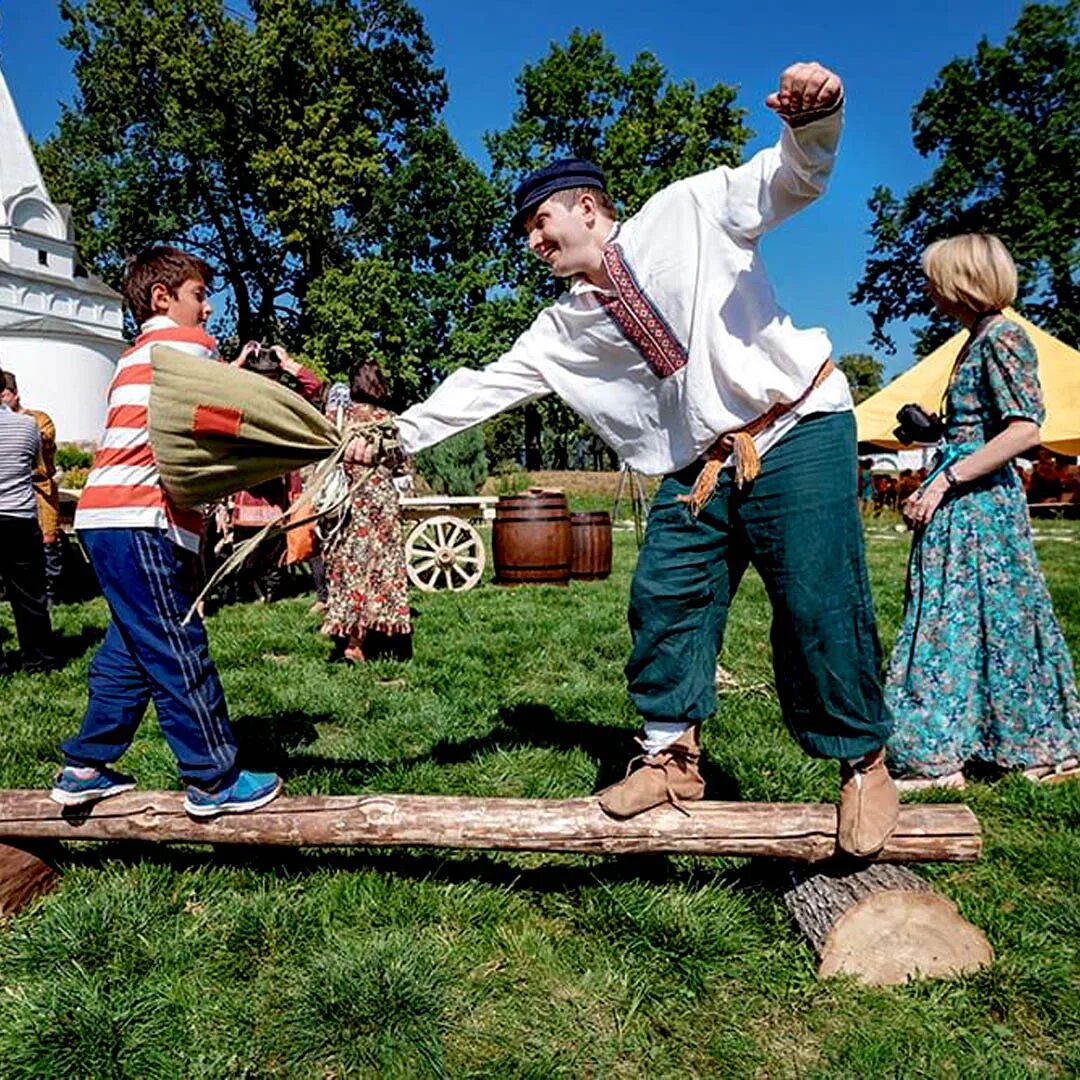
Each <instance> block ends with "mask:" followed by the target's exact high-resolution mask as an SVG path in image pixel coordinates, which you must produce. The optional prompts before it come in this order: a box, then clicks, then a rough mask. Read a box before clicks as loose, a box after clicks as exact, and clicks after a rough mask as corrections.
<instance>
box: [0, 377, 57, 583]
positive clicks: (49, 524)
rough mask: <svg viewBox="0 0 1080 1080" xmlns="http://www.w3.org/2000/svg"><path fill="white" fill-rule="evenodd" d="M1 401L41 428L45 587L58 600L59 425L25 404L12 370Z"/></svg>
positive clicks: (37, 489)
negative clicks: (31, 419) (57, 482)
mask: <svg viewBox="0 0 1080 1080" xmlns="http://www.w3.org/2000/svg"><path fill="white" fill-rule="evenodd" d="M0 402H2V403H3V404H4V405H6V406H7V407H8V408H9V409H10V410H11V411H12V412H16V413H18V412H21V413H26V415H27V416H30V417H32V418H33V420H34V422H35V423H36V424H37V426H38V430H39V431H40V432H41V461H42V471H41V473H40V475H39V476H38V478H37V479H36V480H35V481H34V497H35V499H36V500H37V516H38V525H39V526H40V528H41V540H42V543H43V544H44V545H45V588H46V592H47V594H48V598H49V602H50V603H52V604H54V603H56V597H57V589H58V586H59V583H60V575H61V574H62V573H63V570H64V562H63V550H64V549H63V544H62V542H61V536H60V489H59V488H58V487H57V484H56V475H55V473H56V425H55V424H54V423H53V422H52V418H51V417H50V416H49V414H48V413H44V412H42V411H41V410H40V409H26V408H23V405H22V402H21V400H20V398H19V384H18V382H17V381H16V379H15V376H14V374H13V373H12V372H10V371H5V372H4V373H3V383H2V385H0Z"/></svg>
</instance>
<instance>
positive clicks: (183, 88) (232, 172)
mask: <svg viewBox="0 0 1080 1080" xmlns="http://www.w3.org/2000/svg"><path fill="white" fill-rule="evenodd" d="M248 8H249V9H250V12H251V15H250V17H247V16H244V15H241V14H237V13H236V12H235V8H234V7H231V6H230V5H228V3H227V2H226V0H82V2H81V3H79V2H76V0H62V3H61V12H62V14H63V17H64V19H65V21H66V22H67V24H68V30H67V33H66V35H65V37H64V44H65V45H66V46H67V47H68V48H70V49H72V50H74V52H75V76H76V80H77V83H78V96H77V98H76V101H75V103H74V104H73V105H72V106H70V107H68V108H65V109H64V111H63V114H62V117H61V120H60V125H59V130H58V132H57V134H56V135H55V136H53V137H52V138H50V139H49V140H47V141H46V143H45V144H44V145H43V146H42V147H41V148H40V162H41V166H42V169H43V171H44V173H45V176H46V179H47V182H48V183H49V185H50V189H51V191H52V192H53V194H54V197H56V198H57V199H59V200H63V201H66V202H69V203H71V204H72V206H73V209H74V213H75V221H76V226H77V228H78V229H79V235H80V238H81V240H82V242H83V250H84V254H85V255H86V257H87V258H88V260H89V261H90V263H91V264H93V265H94V267H95V268H96V269H98V270H99V271H101V272H102V273H103V275H104V276H105V277H106V279H108V280H110V281H112V282H114V283H115V282H116V281H117V279H118V277H119V274H120V272H121V269H122V258H123V256H124V255H125V254H126V253H129V252H131V251H133V250H136V249H137V248H139V247H141V246H143V245H144V244H146V243H148V242H150V241H171V242H174V243H178V244H180V245H182V246H184V247H187V248H189V249H191V250H193V251H195V252H198V253H199V254H202V255H204V256H205V257H207V258H208V259H209V260H210V261H211V262H213V263H214V264H215V265H216V266H218V267H219V268H220V269H221V271H222V274H223V276H224V279H225V281H226V283H227V285H228V287H229V293H230V296H231V302H232V307H233V310H232V311H230V312H228V313H226V314H227V315H228V316H231V318H230V319H229V320H228V321H229V322H231V323H233V324H234V325H235V328H236V330H237V332H238V334H239V336H240V337H241V338H248V337H255V336H264V335H271V336H280V334H279V332H280V331H281V330H284V331H285V333H286V334H287V335H291V336H293V337H303V336H304V335H305V334H306V330H307V327H306V325H305V322H304V313H305V306H304V301H305V299H306V297H307V293H308V291H309V289H310V287H311V285H312V283H313V282H315V281H316V280H318V279H319V278H320V277H321V276H322V275H323V274H324V273H326V272H327V271H328V270H329V269H332V268H334V267H340V266H343V265H348V263H349V262H351V260H352V259H353V258H355V257H356V256H357V255H359V254H364V253H366V252H369V251H370V250H372V249H373V248H374V247H375V246H377V245H378V244H379V243H380V242H381V240H382V239H383V233H384V231H385V230H384V223H383V221H382V217H381V215H380V213H379V212H378V211H379V209H380V208H381V207H382V206H383V205H384V203H385V195H384V189H385V187H386V186H387V184H388V182H389V178H390V177H392V176H393V174H394V172H395V170H396V169H397V168H398V167H399V165H400V163H401V160H402V157H403V155H404V154H406V153H407V147H406V136H407V135H408V134H409V132H410V131H411V130H412V129H421V130H422V129H424V128H427V127H430V126H431V125H432V123H433V122H434V117H435V115H436V114H437V112H438V111H439V109H440V108H441V107H442V104H443V102H444V100H445V96H446V90H445V85H444V82H443V79H442V74H441V72H440V71H438V70H437V69H435V68H434V67H433V66H432V47H431V42H430V40H429V39H428V37H427V34H426V32H425V31H424V27H423V22H422V20H421V18H420V16H419V15H418V14H417V13H416V11H415V10H414V9H413V8H411V7H410V6H409V5H408V4H406V3H403V2H402V0H356V2H352V0H251V2H250V3H249V4H248Z"/></svg>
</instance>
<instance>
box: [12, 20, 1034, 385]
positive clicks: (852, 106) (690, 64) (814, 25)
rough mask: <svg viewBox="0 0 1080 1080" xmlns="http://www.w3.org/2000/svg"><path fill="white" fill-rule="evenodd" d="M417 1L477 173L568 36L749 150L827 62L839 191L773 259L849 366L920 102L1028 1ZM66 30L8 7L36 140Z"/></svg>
mask: <svg viewBox="0 0 1080 1080" xmlns="http://www.w3.org/2000/svg"><path fill="white" fill-rule="evenodd" d="M415 6H416V7H417V8H418V9H419V10H420V11H421V12H422V13H423V15H424V17H425V20H426V22H427V25H428V30H429V33H430V34H431V37H432V40H433V41H434V44H435V50H436V60H437V62H438V63H439V64H440V65H441V66H442V67H443V68H444V69H445V72H446V77H447V82H448V84H449V87H450V101H449V104H448V106H447V110H446V118H447V122H448V124H449V126H450V130H451V132H452V133H453V135H454V137H455V138H456V139H457V140H458V142H459V144H460V145H461V147H462V148H463V149H464V151H465V152H466V153H468V154H470V155H471V156H473V157H474V158H476V159H477V160H479V161H481V162H484V161H485V160H486V159H485V155H484V150H483V143H482V137H483V134H484V132H485V131H491V130H498V129H501V128H503V127H505V126H506V125H507V124H508V122H509V120H510V117H511V114H512V112H513V110H514V107H515V95H514V78H515V76H516V75H517V74H518V73H519V72H520V71H521V68H522V66H523V65H524V64H526V63H528V62H531V61H535V60H538V59H539V58H540V57H542V56H543V55H544V54H545V53H546V52H547V50H548V47H549V45H550V43H551V42H552V41H565V40H566V38H567V37H568V35H569V33H570V31H571V30H572V29H574V28H575V27H580V28H581V29H583V30H591V29H597V30H600V31H601V33H602V34H603V35H604V39H605V41H606V42H607V44H608V47H609V48H611V49H612V50H613V51H614V52H615V53H616V54H617V55H618V56H619V58H620V60H621V61H623V62H628V61H629V60H630V59H632V58H633V56H634V55H635V54H636V53H638V52H641V51H645V50H647V51H651V52H653V53H654V54H655V55H656V56H657V57H658V58H659V59H660V61H661V62H662V63H663V64H664V65H665V67H666V68H667V69H668V72H669V74H670V75H671V77H672V78H674V79H676V80H679V81H681V80H683V79H693V80H694V81H695V82H697V83H698V85H699V86H702V87H704V86H708V85H711V84H712V83H714V82H718V81H722V82H727V83H732V84H735V85H736V86H738V87H739V90H740V92H739V103H740V104H741V105H743V106H744V107H746V108H747V109H748V110H749V124H750V126H751V127H752V128H753V129H754V130H755V131H756V132H757V136H756V138H755V139H754V141H753V143H752V144H751V146H750V149H751V150H753V149H755V148H757V147H760V146H763V145H767V144H768V143H771V142H772V141H774V140H775V138H776V137H777V132H778V128H777V121H776V119H775V118H774V117H773V116H772V114H771V113H769V111H768V110H767V109H766V108H765V106H764V104H763V101H764V98H765V95H766V94H767V93H768V92H769V91H770V90H771V89H772V88H773V87H774V85H775V82H776V79H777V76H778V75H779V73H780V71H781V70H782V69H783V68H784V67H785V66H786V65H787V64H788V63H790V62H792V61H794V60H810V59H813V60H820V61H821V62H822V63H824V64H826V65H828V66H829V67H832V68H833V69H834V70H836V71H838V72H839V73H840V75H841V76H842V77H843V79H844V82H845V86H846V89H847V95H848V107H847V123H846V128H845V132H844V140H843V143H842V146H841V157H840V160H839V162H838V165H837V171H836V175H835V179H834V181H833V184H832V187H831V188H830V190H829V192H828V194H827V195H826V196H825V198H824V199H822V200H821V201H819V202H818V203H817V204H816V205H815V206H813V207H811V208H810V209H809V210H807V211H805V212H804V213H802V214H800V215H799V216H798V217H796V218H795V219H794V220H792V221H790V222H788V223H786V224H785V225H783V226H782V227H781V228H780V229H778V230H777V231H776V232H775V233H773V234H771V235H770V236H768V237H767V238H766V240H765V244H764V252H765V257H766V260H767V263H768V265H769V268H770V272H771V275H772V278H773V283H774V285H775V287H776V291H777V294H778V296H779V298H780V301H781V303H782V304H784V306H786V307H787V309H788V310H789V311H790V312H791V314H792V316H793V318H794V319H795V320H796V322H798V323H800V324H803V325H821V326H825V327H826V328H827V329H828V330H829V332H830V334H831V336H832V340H833V345H834V350H835V353H836V355H841V354H843V353H847V352H864V351H868V348H869V346H868V341H869V336H870V320H869V317H868V316H867V315H866V314H865V312H864V311H863V310H862V309H858V308H853V307H852V306H851V304H850V303H849V301H848V295H849V294H850V292H851V289H852V287H853V286H854V284H855V282H856V281H857V280H858V278H859V276H860V274H861V272H862V267H863V264H864V261H865V257H866V250H867V237H866V230H867V227H868V226H869V224H870V213H869V211H868V210H867V209H866V200H867V198H868V196H869V194H870V191H871V190H872V188H873V187H874V186H875V185H877V184H888V185H889V186H890V187H892V188H893V190H894V191H895V192H897V193H898V194H902V193H903V192H905V191H907V189H908V188H909V187H910V186H911V185H912V184H914V183H916V182H918V181H919V180H921V179H923V178H924V177H925V176H927V175H928V173H929V171H930V168H931V165H930V163H928V162H927V161H925V160H923V159H922V158H920V157H919V156H918V154H916V153H915V151H914V149H913V148H912V145H911V124H910V115H911V108H912V106H913V105H914V104H915V102H916V101H917V100H918V99H919V97H920V96H921V94H922V92H923V91H924V90H925V89H926V88H927V87H928V86H929V85H930V84H931V83H932V81H933V80H934V77H935V76H936V74H937V72H938V71H939V70H940V69H941V68H942V67H943V66H944V65H945V64H946V63H947V62H948V61H949V60H951V59H953V58H954V57H956V56H970V55H972V54H973V52H974V50H975V46H976V45H977V43H978V41H979V39H980V38H981V37H984V36H985V37H987V38H989V39H990V40H991V41H995V42H998V41H1000V40H1001V39H1002V38H1003V37H1004V36H1005V34H1006V33H1007V32H1008V31H1009V29H1010V28H1011V27H1012V26H1013V25H1014V23H1015V22H1016V18H1017V16H1018V15H1019V12H1020V9H1021V7H1022V4H1021V3H1020V2H1018V0H1012V2H1010V0H939V2H937V3H933V2H930V0H911V2H907V3H866V2H865V0H860V2H858V3H855V2H850V0H840V2H835V0H834V2H833V3H828V4H824V5H820V4H815V5H810V4H805V3H803V4H795V3H790V2H787V0H774V2H773V3H747V4H744V5H739V6H736V5H734V4H724V3H717V2H715V0H714V2H712V3H706V2H698V0H683V2H682V3H681V4H672V3H645V2H636V0H623V2H622V3H618V4H612V3H605V2H600V3H592V4H588V3H586V4H570V3H558V4H547V5H540V4H534V3H522V2H520V0H478V2H471V0H424V2H420V3H416V5H415ZM62 30H63V24H62V22H61V20H60V17H59V14H58V13H57V5H56V4H55V3H53V2H52V0H0V65H2V67H3V71H4V75H5V77H6V78H7V81H8V84H9V86H10V87H11V92H12V94H13V95H14V97H15V102H16V105H17V106H18V108H19V110H20V114H21V116H22V119H23V123H24V124H25V125H26V127H27V129H28V130H29V131H30V133H31V134H32V135H34V136H35V137H37V138H43V137H44V136H46V135H48V134H49V132H50V131H51V130H52V128H53V126H54V125H55V123H56V119H57V117H58V116H59V112H60V102H62V101H69V100H71V97H72V95H73V92H74V80H73V79H72V75H71V57H70V55H69V54H68V53H67V52H65V50H64V49H62V48H61V47H60V45H59V44H58V38H59V36H60V34H61V33H62ZM892 331H893V335H894V338H895V339H896V342H897V346H898V351H897V355H896V356H895V357H886V356H884V355H883V356H882V357H881V358H882V359H883V360H885V361H886V364H887V366H888V370H889V372H890V373H892V372H893V371H895V370H899V369H901V368H903V367H906V366H907V365H908V364H909V363H910V362H911V360H912V356H911V353H910V334H909V333H908V332H907V331H906V330H905V328H904V327H903V326H900V325H897V324H894V326H893V327H892Z"/></svg>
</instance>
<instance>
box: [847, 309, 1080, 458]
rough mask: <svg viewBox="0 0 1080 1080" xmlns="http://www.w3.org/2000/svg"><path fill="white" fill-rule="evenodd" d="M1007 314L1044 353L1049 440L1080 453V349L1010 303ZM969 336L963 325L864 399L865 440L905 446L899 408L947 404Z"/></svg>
mask: <svg viewBox="0 0 1080 1080" xmlns="http://www.w3.org/2000/svg"><path fill="white" fill-rule="evenodd" d="M1005 314H1006V315H1007V316H1008V317H1009V318H1010V319H1013V320H1014V321H1015V322H1017V323H1019V324H1020V325H1021V326H1022V327H1023V328H1024V329H1025V330H1026V331H1027V332H1028V334H1029V335H1030V336H1031V340H1032V341H1033V342H1034V343H1035V349H1036V351H1037V352H1038V354H1039V381H1040V382H1041V383H1042V389H1043V397H1044V398H1045V400H1046V423H1044V424H1043V427H1042V441H1043V446H1046V447H1048V448H1049V449H1051V450H1053V451H1055V453H1058V454H1069V455H1072V456H1076V455H1080V352H1077V351H1076V349H1071V348H1069V346H1068V345H1065V344H1063V343H1062V342H1060V341H1058V340H1057V338H1054V337H1051V336H1050V335H1049V334H1048V333H1046V332H1045V331H1044V330H1040V329H1039V328H1038V327H1037V326H1033V325H1032V324H1031V323H1029V322H1028V321H1027V319H1025V318H1023V317H1022V316H1020V315H1018V314H1017V313H1016V312H1015V311H1012V310H1011V309H1009V310H1007V311H1006V312H1005ZM966 340H967V331H966V330H962V331H961V332H960V333H959V334H957V335H956V336H955V337H952V338H950V339H949V340H948V341H946V342H945V344H944V345H941V346H939V347H938V348H937V349H935V350H934V351H933V352H932V353H930V355H929V356H926V357H924V358H923V359H922V360H920V361H919V362H918V363H917V364H915V365H914V366H913V367H911V368H909V369H908V370H907V371H905V372H904V373H903V375H900V376H898V377H897V378H896V379H894V380H893V381H892V382H891V383H889V385H888V386H886V387H885V388H884V389H883V390H879V391H878V392H877V393H876V394H874V396H873V397H869V398H867V399H866V400H865V401H864V402H863V403H862V404H861V405H859V406H858V407H857V408H856V409H855V419H856V421H857V422H858V426H859V442H867V443H873V444H874V445H875V446H881V447H885V448H887V449H889V450H896V449H899V447H900V443H898V442H897V441H896V439H895V438H894V437H893V428H894V427H896V412H897V410H898V409H899V408H900V407H901V406H903V405H906V404H907V403H908V402H909V401H916V402H918V403H919V404H920V405H921V406H922V407H923V408H924V409H928V410H930V411H931V412H937V411H938V410H939V409H940V408H941V397H942V395H943V394H944V393H945V385H946V383H948V381H949V375H950V373H951V372H952V367H953V362H954V361H955V360H956V357H957V355H958V354H959V352H960V349H961V348H962V347H963V345H964V342H965V341H966Z"/></svg>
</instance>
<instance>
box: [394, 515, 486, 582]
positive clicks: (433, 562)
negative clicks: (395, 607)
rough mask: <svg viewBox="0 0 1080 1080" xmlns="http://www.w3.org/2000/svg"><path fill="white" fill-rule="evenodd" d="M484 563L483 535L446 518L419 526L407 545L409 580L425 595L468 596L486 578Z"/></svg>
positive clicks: (457, 519)
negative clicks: (439, 591) (438, 592)
mask: <svg viewBox="0 0 1080 1080" xmlns="http://www.w3.org/2000/svg"><path fill="white" fill-rule="evenodd" d="M484 562H485V556H484V541H483V540H482V539H481V538H480V534H479V533H478V532H477V531H476V530H475V529H474V528H473V527H472V526H471V525H470V524H469V523H468V522H467V521H463V520H462V519H461V518H456V517H450V516H449V515H447V514H440V515H439V516H437V517H430V518H427V519H426V520H424V521H421V522H418V523H417V526H416V528H415V529H413V531H412V532H411V533H409V537H408V539H407V540H406V541H405V565H406V568H407V570H408V574H409V580H410V581H411V582H412V583H413V584H414V585H415V586H416V587H417V588H418V589H422V590H423V591H424V592H435V590H436V589H450V590H451V591H452V592H467V591H468V590H469V589H471V588H472V587H473V586H474V585H475V584H476V583H477V582H478V581H479V580H480V578H481V577H482V576H483V573H484Z"/></svg>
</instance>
